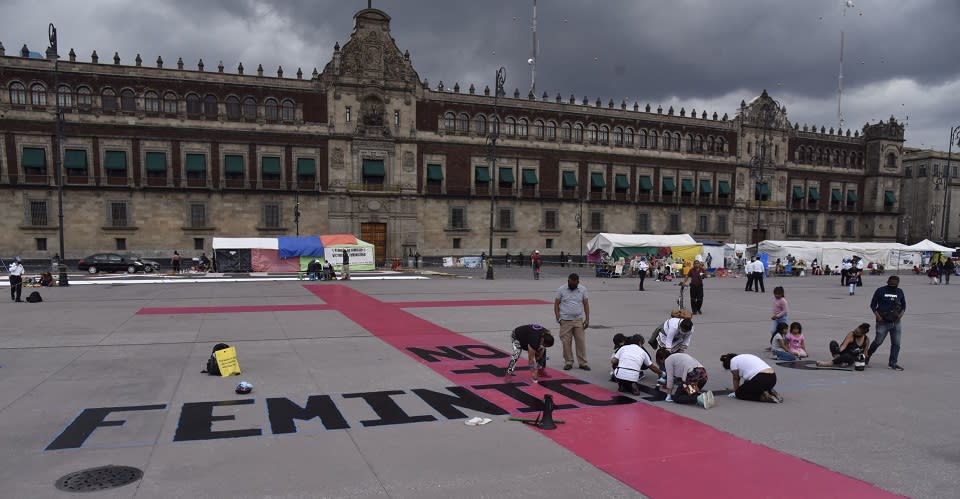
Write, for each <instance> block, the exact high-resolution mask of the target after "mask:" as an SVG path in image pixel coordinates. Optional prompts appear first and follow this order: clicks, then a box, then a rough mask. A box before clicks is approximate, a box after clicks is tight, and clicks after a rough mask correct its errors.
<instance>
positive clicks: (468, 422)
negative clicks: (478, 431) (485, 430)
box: [463, 418, 489, 426]
mask: <svg viewBox="0 0 960 499" xmlns="http://www.w3.org/2000/svg"><path fill="white" fill-rule="evenodd" d="M487 423H489V421H487ZM463 424H465V425H467V426H477V425H478V424H486V423H483V418H470V419H468V420H466V421H464V422H463Z"/></svg>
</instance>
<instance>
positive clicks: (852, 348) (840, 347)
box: [817, 322, 870, 367]
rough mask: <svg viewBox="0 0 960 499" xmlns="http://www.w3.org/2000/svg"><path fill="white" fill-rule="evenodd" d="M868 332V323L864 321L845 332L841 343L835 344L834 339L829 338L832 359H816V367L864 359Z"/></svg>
mask: <svg viewBox="0 0 960 499" xmlns="http://www.w3.org/2000/svg"><path fill="white" fill-rule="evenodd" d="M869 332H870V324H867V323H866V322H864V323H863V324H860V325H859V326H857V327H856V328H855V329H854V330H853V331H850V332H849V333H847V336H846V337H845V338H844V339H843V343H840V344H837V342H836V341H835V340H831V341H830V355H832V356H833V360H828V361H817V367H830V366H850V365H852V364H853V363H854V362H857V361H858V360H860V361H863V360H865V359H864V357H865V356H866V353H867V350H868V349H869V348H870V338H869V337H868V336H867V333H869Z"/></svg>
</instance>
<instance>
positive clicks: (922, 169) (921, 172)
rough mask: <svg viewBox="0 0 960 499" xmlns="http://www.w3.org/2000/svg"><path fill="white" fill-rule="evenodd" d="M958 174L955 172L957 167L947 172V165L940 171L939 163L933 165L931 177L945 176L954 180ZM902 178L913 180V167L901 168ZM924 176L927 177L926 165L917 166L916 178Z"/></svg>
mask: <svg viewBox="0 0 960 499" xmlns="http://www.w3.org/2000/svg"><path fill="white" fill-rule="evenodd" d="M948 172H949V175H948ZM958 173H960V172H958V171H957V167H956V166H953V167H951V168H950V169H949V170H948V169H947V165H943V169H941V168H940V164H939V163H934V164H933V176H934V177H946V176H950V177H954V178H956V177H957V176H958V175H957V174H958ZM903 176H904V177H907V178H913V166H909V165H906V166H904V167H903ZM926 176H927V165H919V166H918V167H917V177H926Z"/></svg>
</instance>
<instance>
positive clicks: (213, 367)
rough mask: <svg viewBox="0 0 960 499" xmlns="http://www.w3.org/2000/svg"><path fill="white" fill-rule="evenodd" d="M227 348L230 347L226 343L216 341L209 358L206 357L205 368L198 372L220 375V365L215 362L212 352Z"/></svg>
mask: <svg viewBox="0 0 960 499" xmlns="http://www.w3.org/2000/svg"><path fill="white" fill-rule="evenodd" d="M228 348H230V345H227V344H226V343H217V344H216V345H214V346H213V352H212V353H211V354H210V358H209V359H207V368H206V369H204V370H203V371H200V372H201V373H207V374H209V375H210V376H220V365H219V364H217V357H216V355H214V354H216V353H217V352H218V351H219V350H226V349H228Z"/></svg>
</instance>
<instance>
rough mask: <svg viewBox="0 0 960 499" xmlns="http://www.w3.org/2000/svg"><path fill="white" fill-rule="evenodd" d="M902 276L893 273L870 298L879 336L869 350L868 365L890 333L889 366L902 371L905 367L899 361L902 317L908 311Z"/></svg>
mask: <svg viewBox="0 0 960 499" xmlns="http://www.w3.org/2000/svg"><path fill="white" fill-rule="evenodd" d="M899 286H900V278H899V277H897V276H895V275H892V276H890V278H889V279H887V285H886V286H881V287H880V288H877V290H876V291H875V292H874V293H873V299H872V300H870V310H873V315H874V316H875V317H876V319H877V336H876V338H875V339H874V341H873V344H872V345H870V349H869V350H867V359H866V362H867V365H869V364H870V358H871V357H873V354H874V352H876V351H877V348H879V347H880V345H882V344H883V340H885V339H886V338H887V333H889V334H890V359H889V361H888V362H887V366H888V367H890V369H893V370H894V371H902V370H903V368H902V367H900V364H898V363H897V358H898V357H899V355H900V336H901V334H902V333H903V330H902V329H901V327H900V319H902V318H903V314H904V312H906V311H907V299H906V297H905V296H904V295H903V290H902V289H900V287H899Z"/></svg>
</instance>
